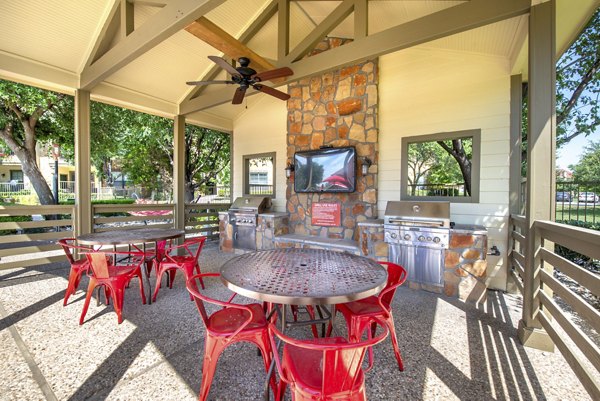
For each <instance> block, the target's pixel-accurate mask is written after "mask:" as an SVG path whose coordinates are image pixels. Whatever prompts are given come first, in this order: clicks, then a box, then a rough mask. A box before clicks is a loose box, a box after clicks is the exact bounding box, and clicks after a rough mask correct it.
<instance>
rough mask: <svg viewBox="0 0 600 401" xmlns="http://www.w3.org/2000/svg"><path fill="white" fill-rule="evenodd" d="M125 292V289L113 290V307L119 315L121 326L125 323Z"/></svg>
mask: <svg viewBox="0 0 600 401" xmlns="http://www.w3.org/2000/svg"><path fill="white" fill-rule="evenodd" d="M123 290H124V288H119V287H117V288H112V291H111V292H112V297H113V305H114V308H115V312H116V313H117V319H118V321H119V324H121V323H123Z"/></svg>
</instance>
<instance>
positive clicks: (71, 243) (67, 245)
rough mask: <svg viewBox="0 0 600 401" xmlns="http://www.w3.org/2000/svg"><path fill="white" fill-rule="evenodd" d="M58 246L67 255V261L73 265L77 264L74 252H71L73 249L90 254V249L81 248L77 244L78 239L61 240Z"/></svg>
mask: <svg viewBox="0 0 600 401" xmlns="http://www.w3.org/2000/svg"><path fill="white" fill-rule="evenodd" d="M58 244H59V245H60V246H61V247H62V249H63V250H64V251H65V255H66V256H67V259H68V260H69V263H71V264H74V263H75V262H76V260H75V257H74V256H73V252H72V251H71V250H72V249H77V250H82V251H85V252H89V251H90V248H89V247H85V246H81V245H76V244H77V239H75V238H63V239H59V240H58Z"/></svg>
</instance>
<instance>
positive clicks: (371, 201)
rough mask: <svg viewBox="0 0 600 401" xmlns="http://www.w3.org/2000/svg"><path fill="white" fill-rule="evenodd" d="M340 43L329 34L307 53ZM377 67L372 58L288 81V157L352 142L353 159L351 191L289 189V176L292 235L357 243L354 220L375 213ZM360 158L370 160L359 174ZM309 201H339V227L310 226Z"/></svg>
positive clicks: (291, 179) (316, 51) (365, 217)
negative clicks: (354, 169) (353, 189)
mask: <svg viewBox="0 0 600 401" xmlns="http://www.w3.org/2000/svg"><path fill="white" fill-rule="evenodd" d="M344 43H346V41H345V40H343V39H338V38H328V39H326V40H324V41H323V42H321V43H320V44H319V45H317V48H316V49H315V50H314V51H313V52H312V53H311V54H309V56H310V55H313V54H316V53H320V52H322V51H325V50H328V49H330V48H334V47H338V46H341V45H343V44H344ZM377 68H378V67H377V62H376V61H373V60H369V61H366V62H364V63H360V64H357V65H354V66H351V67H345V68H342V69H340V70H337V71H332V72H328V73H325V74H322V75H320V76H314V77H310V78H305V79H302V80H300V81H297V82H294V83H290V84H289V94H290V96H291V98H290V99H289V100H288V135H287V143H288V147H287V158H288V161H292V160H293V157H294V153H295V152H298V151H303V150H314V149H319V148H320V147H321V146H328V145H330V146H333V147H342V146H355V147H356V151H357V158H358V160H357V180H356V192H354V193H349V194H332V193H329V194H320V193H311V194H297V193H295V192H294V181H293V176H292V178H290V179H289V180H288V184H287V192H286V200H287V211H288V212H289V213H290V232H291V233H294V234H301V235H313V236H320V237H328V238H344V239H353V240H355V241H357V240H358V227H357V222H360V221H364V220H366V219H368V218H374V217H376V214H377V161H378V148H377V141H378V139H377V138H378V122H377V105H378V98H377V96H378V89H377V83H378V71H377ZM363 157H368V158H369V159H371V161H372V162H373V165H372V166H371V167H370V168H369V171H368V174H366V175H364V176H363V175H362V174H361V165H362V158H363ZM313 202H339V203H341V226H340V227H320V226H313V225H311V205H312V203H313Z"/></svg>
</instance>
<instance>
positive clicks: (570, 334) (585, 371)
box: [509, 216, 600, 399]
mask: <svg viewBox="0 0 600 401" xmlns="http://www.w3.org/2000/svg"><path fill="white" fill-rule="evenodd" d="M524 221H525V220H524V218H523V216H511V227H512V230H511V239H512V240H513V241H514V242H513V244H514V246H513V249H512V250H511V252H510V255H509V263H510V266H511V267H512V269H511V276H512V277H513V279H514V281H515V283H516V285H517V287H518V288H519V290H520V291H521V293H523V291H522V290H523V283H522V277H523V273H524V269H525V263H524V262H525V260H526V259H525V257H524V251H522V250H523V249H524V244H525V243H526V241H525V235H524V234H523V233H524V226H523V224H522V223H524ZM534 235H537V236H539V237H540V238H541V240H542V243H544V242H551V243H553V244H555V245H561V246H563V247H566V248H568V249H570V250H572V251H574V252H577V253H580V254H582V255H585V256H587V257H591V258H593V259H600V246H598V245H599V244H600V232H598V231H594V230H589V229H585V228H580V227H575V226H568V225H565V224H559V223H555V222H552V221H540V220H538V221H536V222H535V224H534ZM538 251H539V252H540V256H541V260H542V263H543V264H546V263H547V264H548V265H550V266H552V267H553V268H554V269H555V270H558V271H560V272H561V273H563V274H565V275H566V276H568V277H570V278H571V279H572V280H574V281H575V282H577V284H578V285H580V286H581V287H583V288H584V289H585V290H588V291H590V292H591V293H592V294H594V295H595V296H600V276H598V275H597V274H594V273H591V272H590V271H588V270H586V269H584V268H582V267H580V266H578V265H577V264H575V263H573V262H571V261H569V260H567V259H565V258H563V257H562V256H560V255H557V254H556V253H555V252H554V251H551V250H550V249H547V248H544V247H542V248H540V249H539V250H538ZM539 272H540V278H541V279H540V282H541V286H542V288H540V290H539V291H536V292H535V294H536V295H535V296H536V297H537V298H538V300H539V301H540V308H539V310H537V311H536V315H537V318H538V319H539V322H540V323H541V326H542V327H543V328H544V330H545V331H546V332H547V333H548V335H549V336H550V338H551V339H552V341H553V342H554V344H555V345H556V347H557V348H558V349H559V350H560V352H561V353H562V354H563V356H564V357H565V359H566V360H567V362H568V363H569V365H570V366H571V368H572V369H573V371H574V372H575V374H576V375H577V377H578V378H579V380H580V381H581V383H582V384H583V386H584V387H585V388H586V390H587V391H588V392H589V394H590V396H591V397H592V398H593V399H600V381H599V379H598V378H599V377H600V374H599V373H600V350H599V348H598V345H597V344H596V343H595V342H594V340H593V339H592V337H591V336H590V335H588V334H587V333H586V332H584V331H583V330H582V328H581V327H582V326H583V325H585V327H587V328H588V330H593V331H595V332H596V333H600V312H599V311H598V310H597V309H596V308H594V307H593V306H592V305H590V304H589V303H588V302H586V301H585V300H584V299H583V298H581V297H580V296H579V295H578V294H576V293H575V292H573V291H572V290H571V289H569V288H568V287H567V286H565V285H564V284H562V283H561V282H560V281H558V280H557V279H556V278H555V277H554V275H553V274H552V273H550V272H548V271H547V270H546V269H540V270H539ZM545 287H547V288H549V289H550V290H552V292H553V293H554V295H553V296H549V295H548V294H547V293H546V292H544V291H542V289H543V288H545ZM557 297H558V298H560V299H561V301H562V302H564V303H565V304H567V305H568V307H569V308H570V309H571V310H572V311H573V312H575V313H576V314H577V316H578V317H579V318H580V319H581V320H582V321H583V323H575V322H574V321H573V320H572V319H571V318H570V314H567V313H565V310H564V309H563V308H562V307H561V306H559V303H557V302H556V301H555V298H557Z"/></svg>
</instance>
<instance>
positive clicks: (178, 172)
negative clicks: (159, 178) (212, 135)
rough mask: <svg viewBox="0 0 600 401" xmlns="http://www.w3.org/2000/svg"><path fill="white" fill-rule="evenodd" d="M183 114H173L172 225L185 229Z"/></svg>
mask: <svg viewBox="0 0 600 401" xmlns="http://www.w3.org/2000/svg"><path fill="white" fill-rule="evenodd" d="M185 151H186V150H185V116H182V115H178V116H175V124H174V128H173V201H174V203H175V210H174V226H175V228H176V229H179V230H184V229H185Z"/></svg>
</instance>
